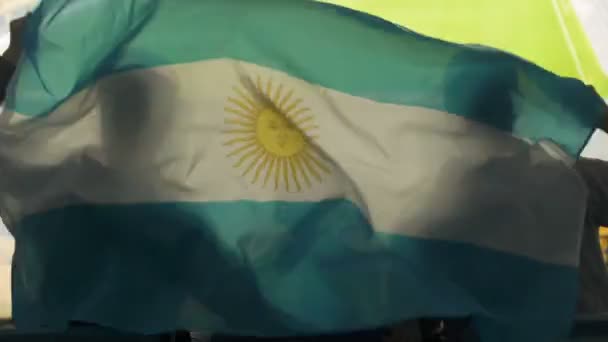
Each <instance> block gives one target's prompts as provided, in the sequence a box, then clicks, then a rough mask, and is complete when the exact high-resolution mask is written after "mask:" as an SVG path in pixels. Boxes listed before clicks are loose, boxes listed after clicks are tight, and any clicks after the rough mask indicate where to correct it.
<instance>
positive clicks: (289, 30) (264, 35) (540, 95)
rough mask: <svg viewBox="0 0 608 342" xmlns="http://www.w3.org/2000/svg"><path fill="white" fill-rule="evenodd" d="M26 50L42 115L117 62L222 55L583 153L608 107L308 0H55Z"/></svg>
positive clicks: (126, 66) (586, 94)
mask: <svg viewBox="0 0 608 342" xmlns="http://www.w3.org/2000/svg"><path fill="white" fill-rule="evenodd" d="M91 13H95V15H91ZM75 27H77V28H78V29H77V30H75V29H74V28H75ZM26 56H27V57H26V58H25V59H24V60H23V62H22V64H21V67H20V72H19V77H18V80H17V82H15V84H14V87H13V88H12V96H11V97H9V98H8V106H9V107H10V108H11V109H14V110H16V111H17V112H19V113H22V114H25V115H31V116H38V115H46V114H48V113H49V112H50V111H51V110H52V109H53V108H56V107H57V106H58V105H59V104H60V103H62V102H63V101H64V100H65V99H66V98H68V97H69V96H70V95H72V94H74V93H75V92H77V91H79V90H80V89H82V88H83V87H86V86H88V85H91V84H92V83H94V82H95V81H97V80H99V79H100V78H102V77H104V76H107V75H110V74H113V73H116V72H121V71H125V70H131V69H141V68H151V67H155V66H161V65H168V64H180V63H188V62H194V61H201V60H208V59H216V58H232V59H235V60H242V61H247V62H251V63H255V64H259V65H263V66H266V67H270V68H273V69H277V70H282V71H285V72H287V73H289V74H290V75H292V76H295V77H298V78H301V79H304V80H306V81H308V82H311V83H313V84H319V85H321V86H324V87H328V88H332V89H336V90H339V91H342V92H345V93H348V94H352V95H355V96H360V97H365V98H368V99H371V100H375V101H379V102H387V103H394V104H403V105H413V106H421V107H427V108H433V109H438V110H441V111H445V112H449V113H452V114H456V115H461V116H464V117H467V118H471V119H472V120H475V121H478V122H482V123H485V124H488V125H490V126H493V127H495V128H497V129H500V130H503V131H506V132H509V133H511V132H512V133H513V134H515V135H517V136H519V137H522V138H527V139H531V140H533V141H538V140H540V139H551V140H553V141H554V142H556V143H558V144H560V145H561V146H562V147H563V148H564V149H565V150H566V151H568V152H569V153H570V154H571V155H573V156H576V155H577V154H578V153H579V152H580V151H581V150H582V148H583V146H584V145H585V144H586V142H587V140H588V138H589V137H590V135H591V134H592V132H593V130H594V129H595V127H596V126H598V125H599V124H600V122H601V120H602V119H603V115H604V113H605V111H606V106H605V103H604V102H603V100H602V99H601V98H600V97H599V96H598V95H597V94H596V93H595V92H594V91H593V90H592V89H591V88H589V87H586V86H585V85H584V84H583V83H582V82H580V81H577V80H574V79H566V78H560V77H558V76H556V75H554V74H552V73H550V72H548V71H545V70H543V69H541V68H540V67H538V66H536V65H533V64H531V63H528V62H526V61H524V60H521V59H519V58H517V57H514V56H512V55H509V54H506V53H503V52H500V51H496V50H492V49H488V48H480V47H467V46H461V45H456V44H450V43H446V42H443V41H439V40H435V39H430V38H428V37H424V36H421V35H419V34H416V33H414V32H411V31H407V30H404V29H402V28H400V27H399V26H397V25H393V24H391V23H388V22H386V21H383V20H382V19H379V18H376V17H372V16H370V15H367V14H363V13H359V12H355V11H352V10H348V9H344V8H341V7H337V6H333V5H327V4H322V3H317V2H313V1H307V0H293V1H283V0H258V1H251V0H205V1H200V0H182V1H179V2H176V1H173V0H137V1H136V0H124V1H121V2H120V4H117V3H116V2H115V1H108V0H93V1H87V2H80V3H78V5H76V4H75V3H74V2H72V1H69V0H47V1H44V2H43V3H42V5H41V6H40V8H39V9H38V10H37V11H36V12H35V13H34V14H33V16H32V19H31V21H30V23H29V28H28V33H27V35H26Z"/></svg>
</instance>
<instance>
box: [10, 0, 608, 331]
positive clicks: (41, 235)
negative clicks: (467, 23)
mask: <svg viewBox="0 0 608 342" xmlns="http://www.w3.org/2000/svg"><path fill="white" fill-rule="evenodd" d="M9 93H10V96H9V99H8V102H7V108H8V109H7V110H6V111H5V112H4V113H3V114H2V120H1V121H0V122H1V124H0V210H1V213H2V218H3V220H4V221H5V223H6V225H7V227H8V228H9V230H10V231H11V232H12V233H13V235H14V236H15V241H16V249H15V258H14V273H13V310H14V319H15V322H16V325H17V326H18V327H19V328H22V329H34V330H36V329H53V330H56V329H64V328H65V327H66V326H67V324H68V322H69V321H73V320H76V321H88V322H94V323H97V324H100V325H103V326H108V327H113V328H118V329H123V330H129V331H137V332H145V333H151V332H157V331H164V330H169V329H176V328H187V329H191V330H199V331H209V332H221V333H228V334H239V335H241V334H249V335H263V336H278V335H309V334H319V333H328V332H341V331H350V330H359V329H365V328H373V327H377V326H380V325H385V324H391V323H395V322H398V321H401V320H406V319H412V318H416V317H424V316H426V317H429V316H435V317H436V316H440V317H451V316H467V315H471V316H472V317H473V319H474V325H475V327H476V329H477V330H478V332H479V334H480V335H481V337H482V339H483V340H484V341H544V340H547V341H549V340H553V339H554V338H555V337H557V336H560V335H562V334H564V333H566V332H567V330H568V326H569V322H570V320H571V318H572V314H573V311H574V307H575V302H576V290H577V272H576V268H577V267H576V266H577V262H578V244H579V240H580V229H581V226H582V219H583V214H584V202H585V195H586V194H585V190H584V188H583V186H582V184H581V183H580V181H579V179H578V176H577V175H576V173H575V172H574V171H573V170H572V168H571V167H570V166H571V164H572V162H573V160H574V159H575V158H576V157H577V156H578V153H579V152H580V150H581V149H582V148H583V147H584V145H585V143H586V141H587V139H588V138H589V137H590V135H591V134H592V132H593V130H594V127H596V126H597V125H598V124H599V122H600V121H601V120H602V119H603V118H602V115H603V113H604V111H605V110H606V108H605V104H604V102H603V101H602V100H601V98H599V97H598V96H597V95H596V94H595V92H593V91H592V90H591V89H589V88H587V87H585V86H584V85H583V84H582V83H580V82H579V81H576V80H573V79H564V78H560V77H557V76H555V75H553V74H551V73H549V72H547V71H544V70H542V69H540V68H539V67H537V66H535V65H532V64H530V63H527V62H525V61H523V60H520V59H518V58H516V57H514V56H511V55H508V54H505V53H502V52H499V51H494V50H490V49H485V48H481V47H465V46H460V45H454V44H449V43H445V42H442V41H438V40H433V39H430V38H427V37H423V36H420V35H418V34H415V33H413V32H410V31H407V30H405V29H403V28H401V27H397V26H394V25H392V24H389V23H387V22H384V21H382V20H380V19H378V18H375V17H371V16H368V15H364V14H361V13H358V12H354V11H350V10H346V9H343V8H340V7H335V6H332V5H327V4H320V3H315V2H310V1H289V2H287V1H279V0H259V1H251V0H240V1H238V0H231V1H229V0H221V1H220V0H217V1H214V0H207V1H200V0H197V1H194V0H180V1H174V0H137V1H136V0H124V1H121V2H120V3H119V2H116V1H111V0H94V1H86V2H77V1H68V0H45V1H44V2H43V3H42V4H41V5H40V7H39V8H38V9H37V11H36V12H35V13H34V14H33V15H32V18H31V21H30V23H29V28H28V32H27V36H26V53H25V56H24V58H23V59H22V61H21V64H20V66H19V68H18V73H17V76H16V78H15V79H14V80H13V83H12V86H11V89H9ZM548 233H551V234H548Z"/></svg>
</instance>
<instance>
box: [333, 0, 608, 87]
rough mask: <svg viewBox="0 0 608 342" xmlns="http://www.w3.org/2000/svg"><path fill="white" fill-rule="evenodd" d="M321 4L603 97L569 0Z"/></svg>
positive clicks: (604, 80)
mask: <svg viewBox="0 0 608 342" xmlns="http://www.w3.org/2000/svg"><path fill="white" fill-rule="evenodd" d="M327 2H330V3H335V4H339V5H342V6H346V7H351V8H354V9H357V10H361V11H365V12H369V13H372V14H374V15H378V16H381V17H383V18H385V19H387V20H390V21H392V22H395V23H398V24H400V25H403V26H407V27H408V28H410V29H412V30H414V31H417V32H420V33H423V34H426V35H429V36H432V37H437V38H441V39H445V40H449V41H453V42H458V43H474V44H483V45H489V46H492V47H495V48H499V49H503V50H506V51H509V52H511V53H514V54H517V55H519V56H521V57H524V58H526V59H528V60H531V61H532V62H534V63H537V64H539V65H541V66H543V67H544V68H547V69H549V70H551V71H553V72H555V73H557V74H559V75H561V76H568V77H576V78H578V79H581V80H583V81H585V82H586V83H587V84H592V85H593V86H594V87H595V88H596V89H597V90H598V92H599V93H600V94H601V95H602V96H603V97H608V75H606V74H605V73H604V72H602V70H601V68H600V65H599V62H598V59H597V57H596V56H595V54H594V52H593V50H592V49H591V46H590V44H589V41H588V39H587V37H586V35H585V33H584V31H583V30H582V27H581V25H580V23H579V22H578V19H577V18H576V15H575V14H574V12H573V9H572V7H571V4H570V2H569V0H532V1H531V0H508V1H507V0H459V1H454V0H327ZM569 41H570V42H571V43H569ZM577 60H578V63H577ZM577 64H578V66H577Z"/></svg>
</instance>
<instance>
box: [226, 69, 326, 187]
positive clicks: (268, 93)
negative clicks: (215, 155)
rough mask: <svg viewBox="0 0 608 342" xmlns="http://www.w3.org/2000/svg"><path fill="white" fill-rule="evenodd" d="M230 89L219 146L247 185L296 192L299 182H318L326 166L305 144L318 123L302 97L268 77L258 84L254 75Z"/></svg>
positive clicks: (310, 145)
mask: <svg viewBox="0 0 608 342" xmlns="http://www.w3.org/2000/svg"><path fill="white" fill-rule="evenodd" d="M234 92H235V96H234V97H229V98H228V102H227V105H226V107H225V110H226V113H227V114H228V115H227V118H226V119H225V121H224V122H225V124H226V125H227V129H226V130H224V134H225V135H226V136H227V137H228V139H227V141H226V142H225V143H224V145H225V146H228V147H229V148H230V151H229V153H228V157H231V158H234V159H235V160H236V161H235V164H234V167H235V168H241V169H243V176H248V177H251V182H252V183H253V184H256V183H262V185H263V186H266V185H267V184H268V183H269V182H271V181H272V182H274V189H275V190H278V189H279V188H281V187H283V188H284V189H285V190H286V191H302V189H303V185H306V186H307V187H308V188H310V187H312V181H311V180H312V179H314V180H316V181H317V182H319V183H320V182H321V181H322V179H323V178H322V175H323V174H328V173H329V172H330V169H329V166H327V164H326V162H325V161H324V160H323V158H322V157H321V155H320V154H319V153H317V151H316V150H315V148H314V146H313V144H312V143H311V140H312V139H315V138H316V137H317V136H315V135H311V133H314V131H316V130H318V129H319V127H318V126H317V125H315V123H314V117H313V116H312V115H311V114H310V109H309V108H307V107H304V106H303V105H302V99H298V98H296V99H294V98H293V91H288V92H284V91H283V85H278V86H277V87H273V84H272V81H271V80H268V81H267V82H266V84H263V82H262V81H261V79H260V78H259V77H258V79H257V82H256V84H255V85H254V84H253V82H251V85H250V86H249V87H248V89H245V88H241V87H235V88H234Z"/></svg>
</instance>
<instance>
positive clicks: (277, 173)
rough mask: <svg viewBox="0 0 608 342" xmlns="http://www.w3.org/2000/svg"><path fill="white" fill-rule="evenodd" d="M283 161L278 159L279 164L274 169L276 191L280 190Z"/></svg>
mask: <svg viewBox="0 0 608 342" xmlns="http://www.w3.org/2000/svg"><path fill="white" fill-rule="evenodd" d="M281 159H283V158H277V164H276V166H275V169H274V190H275V191H277V190H279V179H280V177H281Z"/></svg>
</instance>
